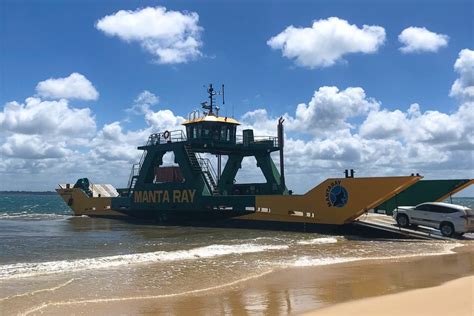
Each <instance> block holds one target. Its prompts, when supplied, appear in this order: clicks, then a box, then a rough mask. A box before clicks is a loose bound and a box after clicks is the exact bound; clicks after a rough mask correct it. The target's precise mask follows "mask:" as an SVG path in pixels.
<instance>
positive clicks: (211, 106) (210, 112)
mask: <svg viewBox="0 0 474 316" xmlns="http://www.w3.org/2000/svg"><path fill="white" fill-rule="evenodd" d="M207 93H208V94H209V103H208V102H207V101H206V102H203V103H201V106H202V108H203V109H205V110H208V112H207V115H216V116H219V110H220V107H219V106H218V105H217V104H215V100H214V96H216V95H222V105H224V104H225V100H224V85H222V90H221V91H216V90H214V87H213V86H212V83H210V84H209V88H207ZM214 109H215V110H216V113H215V114H214Z"/></svg>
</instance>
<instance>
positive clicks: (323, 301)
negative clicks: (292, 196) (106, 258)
mask: <svg viewBox="0 0 474 316" xmlns="http://www.w3.org/2000/svg"><path fill="white" fill-rule="evenodd" d="M470 275H474V247H473V246H465V247H462V248H458V249H456V253H454V254H447V255H439V256H426V257H411V258H400V259H388V260H362V261H355V262H349V263H341V264H332V265H327V266H316V267H298V268H287V269H281V270H276V271H274V272H271V273H268V274H265V275H262V276H255V277H249V278H248V279H246V280H242V281H240V282H230V283H229V284H227V285H223V286H219V287H216V288H211V289H199V290H196V291H191V292H185V293H176V295H169V296H161V297H158V296H150V297H143V296H141V297H139V296H136V295H135V296H134V295H133V293H124V297H122V298H116V299H107V300H102V299H101V298H100V297H97V299H95V300H87V301H82V302H81V301H70V300H62V301H61V299H60V298H55V297H54V295H53V296H52V298H51V301H49V302H44V305H43V306H42V307H41V308H39V306H38V308H36V309H35V310H31V314H39V313H45V314H55V315H64V314H76V315H97V314H100V315H116V314H121V315H124V314H144V315H149V314H158V315H159V314H168V315H209V314H211V315H214V314H234V315H246V314H250V315H251V314H267V315H286V314H302V313H307V312H310V311H314V310H317V309H321V308H326V307H330V306H333V305H335V304H339V303H344V302H348V301H352V300H359V299H364V298H368V297H374V296H381V295H387V294H393V293H398V292H402V291H407V290H413V289H422V288H429V287H434V286H438V285H440V284H443V283H445V282H448V281H451V280H454V279H458V278H461V277H465V276H470ZM111 277H113V276H111ZM189 282H190V283H191V282H195V281H194V280H193V277H192V276H191V277H190V278H189ZM397 295H398V294H397ZM400 295H401V294H400ZM350 304H352V303H350ZM336 307H337V306H336ZM323 311H324V309H323Z"/></svg>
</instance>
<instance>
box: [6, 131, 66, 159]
mask: <svg viewBox="0 0 474 316" xmlns="http://www.w3.org/2000/svg"><path fill="white" fill-rule="evenodd" d="M70 152H71V151H70V150H68V149H67V148H65V143H64V142H54V144H51V143H48V141H47V140H45V139H43V138H42V137H40V136H37V135H22V134H14V135H11V136H9V137H8V138H7V140H6V142H5V143H4V144H3V145H2V146H0V153H1V154H2V155H5V156H7V157H15V158H24V159H47V158H61V157H64V156H65V155H67V154H68V153H70Z"/></svg>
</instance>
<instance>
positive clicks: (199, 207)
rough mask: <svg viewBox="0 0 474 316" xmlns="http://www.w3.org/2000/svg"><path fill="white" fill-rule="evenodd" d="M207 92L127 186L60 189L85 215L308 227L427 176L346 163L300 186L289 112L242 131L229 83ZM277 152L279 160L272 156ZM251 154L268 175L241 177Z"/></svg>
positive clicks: (362, 208)
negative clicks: (227, 92)
mask: <svg viewBox="0 0 474 316" xmlns="http://www.w3.org/2000/svg"><path fill="white" fill-rule="evenodd" d="M207 93H208V101H206V102H203V103H201V106H202V110H196V111H193V112H191V113H190V114H189V116H188V118H187V120H186V121H185V122H184V123H183V126H184V128H183V130H171V131H170V130H165V131H160V132H157V133H153V134H151V135H150V136H149V138H148V141H147V142H146V144H145V145H143V146H140V147H138V149H139V150H141V151H142V152H143V154H142V156H141V159H140V161H139V162H138V163H137V164H134V165H133V166H132V169H131V173H130V177H129V180H128V185H127V186H126V187H125V188H115V187H114V186H112V185H110V184H91V183H89V181H88V179H87V178H82V179H79V180H78V181H77V182H76V183H74V184H72V183H69V184H61V185H59V188H58V189H57V192H58V194H59V195H60V196H61V197H62V198H63V199H64V201H65V202H66V203H67V204H68V205H69V207H70V208H71V209H72V211H73V212H74V214H75V215H78V216H81V215H87V216H91V217H113V218H127V219H131V218H135V219H146V220H153V221H155V222H157V223H160V224H171V225H211V226H212V225H227V224H229V225H233V226H240V227H261V228H269V227H278V228H290V229H296V230H305V231H306V230H320V229H321V228H323V227H326V228H327V227H340V226H343V225H345V224H349V223H351V222H353V221H354V220H356V219H357V218H358V217H360V216H361V215H362V214H364V213H366V212H368V211H369V210H372V209H377V208H378V207H380V206H381V205H382V206H383V205H384V203H385V202H388V203H389V204H393V201H394V200H396V197H397V196H398V195H399V194H400V193H402V192H404V191H406V190H407V189H408V188H410V187H411V186H413V185H415V184H416V183H422V181H420V180H421V179H422V176H420V175H418V174H416V175H415V174H412V175H410V176H393V177H355V176H354V172H353V170H350V171H349V170H346V171H345V176H344V177H338V178H330V179H327V180H325V181H323V182H322V183H320V184H318V185H316V186H315V187H314V188H312V189H311V190H309V191H308V192H306V193H305V194H294V193H293V191H292V190H290V189H288V188H287V186H286V181H285V168H284V166H285V160H284V148H285V146H284V144H285V142H284V119H283V118H280V119H279V120H278V124H277V126H276V130H277V133H276V134H277V136H257V135H254V130H252V129H244V130H242V133H241V134H238V132H237V131H238V129H237V127H238V126H239V125H240V123H239V122H238V121H237V120H236V119H234V118H232V117H227V116H220V115H219V110H220V107H219V106H218V104H217V103H216V96H217V95H222V104H224V103H225V99H224V86H223V85H222V88H221V91H217V90H215V89H214V87H213V86H212V84H210V85H209V87H208V88H207ZM170 152H171V153H173V156H174V162H175V164H176V165H174V166H165V164H164V156H165V155H166V154H167V153H170ZM275 152H278V155H277V157H279V167H277V165H276V164H275V162H274V161H273V159H272V153H275ZM246 157H254V158H255V160H256V162H257V167H258V168H259V169H260V170H261V171H262V173H263V175H264V177H265V181H264V182H262V183H238V182H236V175H237V173H238V171H239V170H240V169H241V168H242V166H243V165H242V162H243V159H244V158H246ZM464 184H465V183H463V185H464ZM443 193H446V192H444V191H443ZM404 201H406V199H405V200H404ZM385 205H387V203H385Z"/></svg>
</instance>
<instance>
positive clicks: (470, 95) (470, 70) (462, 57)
mask: <svg viewBox="0 0 474 316" xmlns="http://www.w3.org/2000/svg"><path fill="white" fill-rule="evenodd" d="M454 70H455V71H456V72H457V73H458V74H459V78H458V79H456V81H455V82H454V83H453V86H452V87H451V92H450V96H453V97H457V98H459V99H461V100H470V101H474V51H473V50H470V49H463V50H461V52H459V57H458V59H457V60H456V62H455V64H454Z"/></svg>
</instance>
